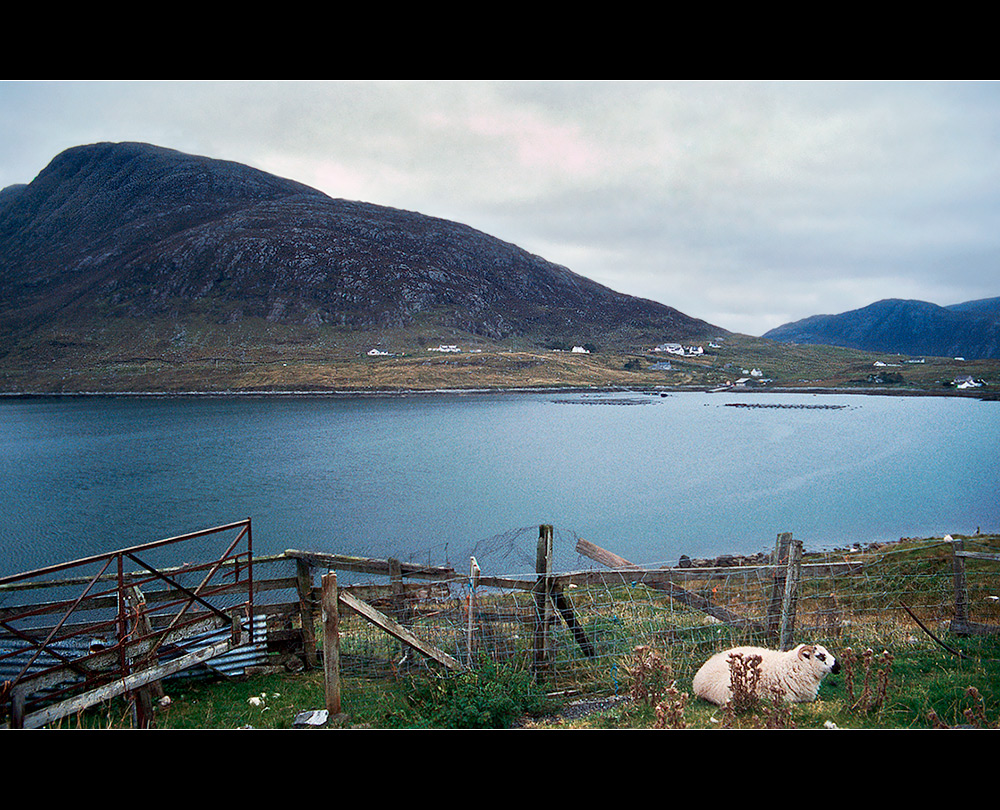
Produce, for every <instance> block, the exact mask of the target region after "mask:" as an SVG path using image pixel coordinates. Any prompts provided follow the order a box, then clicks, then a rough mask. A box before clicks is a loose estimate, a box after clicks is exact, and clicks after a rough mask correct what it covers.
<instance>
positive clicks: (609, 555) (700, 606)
mask: <svg viewBox="0 0 1000 810" xmlns="http://www.w3.org/2000/svg"><path fill="white" fill-rule="evenodd" d="M576 550H577V553H579V554H583V555H584V556H586V557H590V558H591V559H592V560H594V561H595V562H599V563H601V564H603V565H609V563H610V564H611V565H612V566H613V567H617V568H619V569H624V570H626V571H629V572H631V571H636V572H638V571H643V570H644V569H642V568H640V567H639V566H638V565H636V564H635V563H632V562H629V561H628V560H626V559H625V558H624V557H619V556H618V555H617V554H615V553H613V552H610V551H608V550H607V549H603V548H601V547H600V546H598V545H596V544H594V543H591V542H590V541H589V540H584V539H583V538H582V537H581V538H580V539H579V540H578V541H577V543H576ZM645 584H647V585H649V586H650V587H652V588H654V589H656V590H659V591H662V592H664V593H666V594H668V595H669V596H670V597H671V598H673V599H676V600H677V601H678V602H681V603H682V604H685V605H687V606H688V607H693V608H695V609H696V610H700V611H702V612H703V613H707V614H708V615H709V616H713V617H715V618H716V619H718V620H719V621H721V622H723V623H725V624H728V625H730V626H732V627H736V628H738V629H740V630H756V631H761V630H763V629H764V628H763V627H762V626H761V625H760V624H758V623H757V622H751V621H748V620H747V619H744V618H743V617H742V616H738V615H737V614H735V613H733V612H732V611H729V610H727V609H726V608H724V607H721V606H719V605H715V604H713V603H712V602H710V601H709V600H708V599H706V598H705V597H703V596H699V595H698V594H696V593H691V591H686V590H684V589H683V588H682V587H680V586H679V585H676V584H675V583H673V582H671V581H670V580H669V579H668V580H665V581H663V582H647V583H645Z"/></svg>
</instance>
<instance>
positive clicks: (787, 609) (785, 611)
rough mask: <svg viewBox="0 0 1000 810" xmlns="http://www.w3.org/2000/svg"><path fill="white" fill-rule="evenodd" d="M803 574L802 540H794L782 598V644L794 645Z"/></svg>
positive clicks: (787, 646) (786, 646) (786, 647)
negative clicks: (796, 613)
mask: <svg viewBox="0 0 1000 810" xmlns="http://www.w3.org/2000/svg"><path fill="white" fill-rule="evenodd" d="M801 575H802V541H801V540H792V541H791V545H790V547H789V549H788V567H787V569H786V573H785V592H784V596H783V598H782V600H781V646H780V647H779V649H782V650H788V649H791V647H792V633H793V632H794V630H795V608H796V606H797V604H798V600H799V579H800V578H801Z"/></svg>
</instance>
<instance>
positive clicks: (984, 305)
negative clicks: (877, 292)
mask: <svg viewBox="0 0 1000 810" xmlns="http://www.w3.org/2000/svg"><path fill="white" fill-rule="evenodd" d="M998 313H1000V298H985V299H979V300H977V301H968V302H964V303H960V304H953V305H950V306H947V307H943V306H940V305H938V304H933V303H930V302H927V301H919V300H914V299H902V298H886V299H882V300H881V301H876V302H874V303H872V304H869V305H868V306H865V307H860V308H858V309H854V310H850V311H848V312H842V313H839V314H836V315H812V316H810V317H807V318H803V319H801V320H798V321H794V322H791V323H787V324H783V325H782V326H778V327H776V328H774V329H771V330H769V331H768V332H765V333H764V335H763V336H762V337H764V338H766V339H769V340H776V341H778V342H781V343H796V344H820V345H827V346H839V347H842V348H848V349H859V350H862V351H882V352H892V353H894V354H908V355H929V356H934V357H965V358H968V359H996V358H1000V314H998Z"/></svg>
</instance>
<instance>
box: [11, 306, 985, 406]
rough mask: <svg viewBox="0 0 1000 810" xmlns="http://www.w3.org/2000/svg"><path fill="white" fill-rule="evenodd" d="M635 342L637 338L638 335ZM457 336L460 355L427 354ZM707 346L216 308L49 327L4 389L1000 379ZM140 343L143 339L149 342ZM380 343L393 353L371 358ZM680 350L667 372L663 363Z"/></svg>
mask: <svg viewBox="0 0 1000 810" xmlns="http://www.w3.org/2000/svg"><path fill="white" fill-rule="evenodd" d="M633 342H634V341H633ZM442 343H444V344H455V345H458V346H459V347H460V348H461V350H462V351H461V352H459V353H454V354H453V353H448V354H442V353H438V352H432V351H429V349H430V348H433V347H435V346H437V345H439V344H442ZM698 343H699V344H703V345H704V346H705V349H706V350H705V354H704V355H702V356H698V357H684V358H680V357H674V356H672V355H664V354H657V353H655V352H652V351H651V349H652V344H650V345H646V346H638V345H632V344H630V343H627V342H621V341H619V342H617V343H616V342H615V341H613V340H611V339H610V337H609V340H608V341H607V342H606V345H602V346H600V347H596V350H595V351H594V352H593V353H591V354H574V353H572V352H567V351H553V350H551V349H546V348H542V346H544V345H545V342H544V341H542V340H540V339H538V338H536V339H534V340H529V339H527V338H525V339H522V340H509V341H507V342H505V343H490V342H488V341H485V340H483V339H482V338H480V337H476V336H471V335H468V334H464V333H461V332H459V331H455V330H442V329H441V328H440V327H437V326H434V325H433V324H426V325H425V326H424V327H414V328H412V329H409V330H397V331H395V332H393V331H386V332H383V333H379V334H378V335H373V334H365V333H355V332H350V331H348V330H342V329H336V328H333V327H326V328H322V329H319V328H305V327H301V326H300V327H292V326H287V325H279V324H271V323H267V322H265V321H263V320H260V319H252V318H250V319H246V320H245V321H241V322H239V324H237V325H233V326H231V327H229V328H226V329H222V328H220V327H218V325H217V324H214V323H212V322H211V321H210V320H209V319H207V318H201V319H199V318H192V319H190V320H189V321H187V322H185V323H184V324H183V325H181V324H178V323H177V322H175V321H173V320H170V319H160V320H156V319H152V320H144V321H131V320H128V319H119V318H116V319H110V320H104V321H101V323H100V324H99V325H97V326H93V325H92V326H88V327H87V328H84V327H83V326H81V327H80V328H78V329H70V328H67V329H65V330H62V331H60V330H58V329H57V330H54V331H44V330H43V331H41V332H39V333H37V334H33V335H32V336H31V338H30V339H27V338H26V339H25V341H24V342H22V343H19V344H18V345H17V346H13V345H11V346H9V347H7V349H9V350H8V351H6V353H5V350H4V347H2V346H0V354H3V355H4V358H3V363H2V364H0V391H4V392H34V393H58V392H67V393H69V392H79V391H91V392H94V391H99V392H107V393H114V392H147V391H159V392H172V391H173V392H178V391H230V392H240V391H398V390H435V389H441V388H445V389H504V388H532V387H534V388H560V387H634V388H654V387H657V386H665V387H675V388H679V387H696V388H699V387H700V388H705V387H713V386H717V385H720V384H722V383H724V382H726V381H733V380H736V379H738V378H739V377H743V376H746V374H745V373H744V372H748V371H749V370H750V369H754V368H757V369H760V370H761V372H762V373H763V374H764V376H765V377H767V378H768V379H770V380H772V382H771V383H770V386H771V387H805V388H820V387H823V388H840V387H851V388H852V389H856V388H859V387H860V388H866V389H871V390H882V391H899V390H903V391H907V390H917V391H935V392H942V391H943V390H945V388H944V386H945V385H946V384H947V383H949V382H950V381H952V380H954V379H955V378H956V377H957V376H959V375H960V374H971V375H972V376H974V377H976V378H981V379H984V380H985V381H986V382H987V383H988V385H990V386H992V387H994V388H995V387H996V386H997V385H1000V361H997V360H982V361H970V362H967V363H961V362H957V361H955V360H954V359H953V358H925V362H924V363H921V364H905V363H904V362H903V361H904V359H905V358H897V359H898V360H899V363H900V364H901V365H899V368H898V369H897V370H898V371H900V373H901V374H902V376H903V378H904V383H903V384H896V385H876V384H872V383H869V382H868V381H867V378H868V376H869V375H870V374H871V372H872V371H873V368H874V366H873V364H874V363H875V362H876V361H878V360H882V361H883V362H892V361H893V358H892V357H891V356H886V355H883V354H878V353H872V352H861V351H855V350H851V349H840V348H834V347H829V346H799V345H788V344H781V343H776V342H774V341H769V340H764V339H762V338H755V337H750V336H747V335H736V334H734V335H728V336H727V337H726V338H725V339H724V340H722V341H721V342H719V343H717V344H715V347H712V346H710V345H709V341H708V340H705V341H698ZM137 347H141V348H137ZM372 348H377V349H379V350H381V351H386V352H387V353H388V354H387V355H380V356H369V355H368V354H367V352H368V351H369V350H370V349H372ZM665 360H669V361H670V363H671V368H670V369H669V370H665V369H661V368H657V365H658V364H660V363H662V362H663V361H665Z"/></svg>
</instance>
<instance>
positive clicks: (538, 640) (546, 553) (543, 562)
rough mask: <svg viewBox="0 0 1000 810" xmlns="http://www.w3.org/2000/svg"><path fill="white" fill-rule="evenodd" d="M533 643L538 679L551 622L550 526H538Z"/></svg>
mask: <svg viewBox="0 0 1000 810" xmlns="http://www.w3.org/2000/svg"><path fill="white" fill-rule="evenodd" d="M535 573H536V574H537V575H538V576H537V579H536V580H535V587H534V588H533V590H534V597H535V644H534V651H533V652H534V655H533V660H532V669H533V670H534V673H535V677H536V679H540V678H541V677H542V675H543V673H544V670H545V669H547V667H548V658H549V632H548V630H549V625H550V624H551V622H552V616H551V611H552V608H551V606H550V602H549V588H550V582H549V579H550V576H551V574H552V527H551V526H549V525H542V526H539V527H538V551H537V554H536V556H535Z"/></svg>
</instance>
